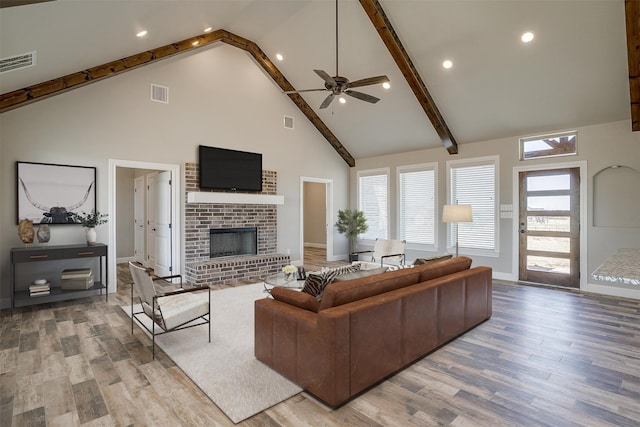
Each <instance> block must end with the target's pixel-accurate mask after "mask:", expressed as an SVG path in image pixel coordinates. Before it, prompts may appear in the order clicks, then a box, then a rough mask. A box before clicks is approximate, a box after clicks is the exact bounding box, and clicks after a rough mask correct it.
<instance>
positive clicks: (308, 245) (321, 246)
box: [304, 242, 327, 249]
mask: <svg viewBox="0 0 640 427" xmlns="http://www.w3.org/2000/svg"><path fill="white" fill-rule="evenodd" d="M304 247H305V248H318V249H327V245H326V244H323V243H307V242H304Z"/></svg>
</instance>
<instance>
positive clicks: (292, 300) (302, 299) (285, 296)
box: [271, 287, 320, 313]
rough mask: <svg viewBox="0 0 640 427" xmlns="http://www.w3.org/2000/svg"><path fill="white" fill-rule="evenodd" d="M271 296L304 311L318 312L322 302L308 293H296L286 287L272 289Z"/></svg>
mask: <svg viewBox="0 0 640 427" xmlns="http://www.w3.org/2000/svg"><path fill="white" fill-rule="evenodd" d="M271 296H272V297H273V299H275V300H277V301H282V302H284V303H287V304H291V305H293V306H295V307H299V308H302V309H304V310H309V311H313V312H314V313H317V312H318V306H319V305H320V302H319V301H318V300H317V299H315V298H314V297H313V296H311V295H310V294H308V293H306V292H300V291H295V290H293V289H289V288H284V287H275V288H273V289H271Z"/></svg>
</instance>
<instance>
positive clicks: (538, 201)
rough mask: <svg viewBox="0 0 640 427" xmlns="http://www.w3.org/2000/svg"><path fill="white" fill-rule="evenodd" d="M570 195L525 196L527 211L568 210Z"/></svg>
mask: <svg viewBox="0 0 640 427" xmlns="http://www.w3.org/2000/svg"><path fill="white" fill-rule="evenodd" d="M570 202H571V196H533V197H527V210H529V211H568V210H569V208H570Z"/></svg>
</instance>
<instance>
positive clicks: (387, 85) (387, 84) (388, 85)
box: [382, 82, 391, 89]
mask: <svg viewBox="0 0 640 427" xmlns="http://www.w3.org/2000/svg"><path fill="white" fill-rule="evenodd" d="M382 87H383V88H385V89H390V88H391V84H390V83H389V82H384V83H382Z"/></svg>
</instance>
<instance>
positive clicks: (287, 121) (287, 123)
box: [284, 116, 293, 129]
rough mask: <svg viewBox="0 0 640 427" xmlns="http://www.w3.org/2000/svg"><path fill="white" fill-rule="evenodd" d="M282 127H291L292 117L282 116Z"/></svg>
mask: <svg viewBox="0 0 640 427" xmlns="http://www.w3.org/2000/svg"><path fill="white" fill-rule="evenodd" d="M284 128H285V129H293V117H289V116H284Z"/></svg>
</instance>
